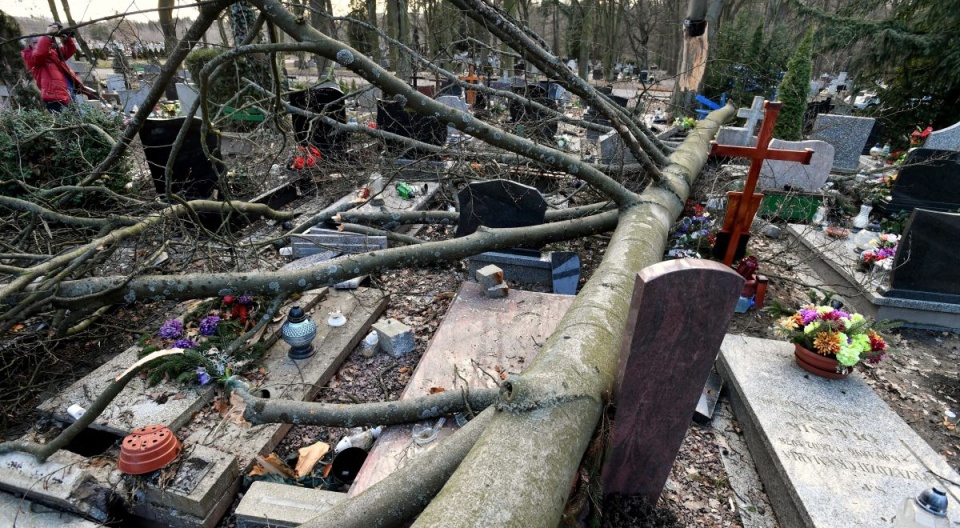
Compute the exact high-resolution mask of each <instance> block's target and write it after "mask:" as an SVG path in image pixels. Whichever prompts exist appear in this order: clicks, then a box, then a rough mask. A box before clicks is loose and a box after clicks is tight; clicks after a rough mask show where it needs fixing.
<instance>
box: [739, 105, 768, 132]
mask: <svg viewBox="0 0 960 528" xmlns="http://www.w3.org/2000/svg"><path fill="white" fill-rule="evenodd" d="M737 117H742V118H744V119H746V120H747V123H746V125H744V128H746V129H747V132H748V134H747V138H750V137H752V136H753V131H754V130H756V129H757V121H763V97H762V96H759V95H758V96H756V97H754V98H753V103H751V104H750V108H741V109H739V110H737Z"/></svg>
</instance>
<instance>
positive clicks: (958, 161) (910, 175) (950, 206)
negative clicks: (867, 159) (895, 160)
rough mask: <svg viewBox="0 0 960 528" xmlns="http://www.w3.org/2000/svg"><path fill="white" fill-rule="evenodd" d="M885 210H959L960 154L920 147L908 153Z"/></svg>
mask: <svg viewBox="0 0 960 528" xmlns="http://www.w3.org/2000/svg"><path fill="white" fill-rule="evenodd" d="M890 196H891V200H890V201H889V202H887V203H884V204H882V206H881V208H882V209H884V210H886V211H912V210H913V209H915V208H917V207H922V208H923V209H930V210H933V211H956V210H958V209H960V152H954V151H949V150H933V149H928V148H918V149H914V150H912V151H910V153H909V154H907V159H906V160H905V161H904V163H903V166H902V167H901V168H900V172H899V174H898V175H897V179H896V180H895V181H894V183H893V188H892V189H891V190H890Z"/></svg>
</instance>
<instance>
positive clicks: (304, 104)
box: [290, 86, 349, 158]
mask: <svg viewBox="0 0 960 528" xmlns="http://www.w3.org/2000/svg"><path fill="white" fill-rule="evenodd" d="M290 104H291V105H293V106H295V107H297V108H301V109H304V110H309V111H311V112H313V113H315V114H319V115H321V116H324V117H329V118H330V119H333V120H334V121H337V122H340V123H346V122H347V111H346V107H345V105H344V100H343V91H341V90H340V88H339V87H332V86H317V87H314V88H310V89H308V90H300V91H297V92H292V93H291V94H290ZM291 118H292V119H293V134H294V138H296V140H297V143H298V144H300V145H303V146H306V145H313V146H314V147H316V148H317V149H318V150H319V151H320V153H321V154H322V155H323V156H325V157H327V158H331V157H332V158H336V157H339V156H342V155H343V153H344V152H345V151H346V149H347V146H348V144H349V135H348V134H347V133H345V132H341V131H339V130H337V129H336V127H334V126H332V125H329V124H327V123H324V122H323V120H322V119H315V118H312V117H307V116H304V115H300V114H298V113H295V112H294V113H292V114H291Z"/></svg>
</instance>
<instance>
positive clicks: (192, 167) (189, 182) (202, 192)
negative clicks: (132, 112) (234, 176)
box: [140, 117, 223, 200]
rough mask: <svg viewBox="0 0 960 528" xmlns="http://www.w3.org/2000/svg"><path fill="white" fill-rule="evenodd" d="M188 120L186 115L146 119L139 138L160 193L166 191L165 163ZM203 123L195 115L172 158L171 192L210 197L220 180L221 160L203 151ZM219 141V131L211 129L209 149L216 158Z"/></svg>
mask: <svg viewBox="0 0 960 528" xmlns="http://www.w3.org/2000/svg"><path fill="white" fill-rule="evenodd" d="M185 120H186V118H185V117H178V118H175V119H147V120H146V121H145V122H144V124H143V128H141V129H140V142H141V143H143V153H144V155H145V156H146V158H147V165H148V166H149V167H150V174H151V176H153V185H154V187H155V188H156V190H157V194H160V195H164V194H166V178H165V171H166V165H167V162H168V161H169V160H170V154H171V152H172V150H173V148H172V145H173V143H174V141H175V140H176V139H177V134H179V133H180V128H181V127H182V126H183V124H184V121H185ZM200 127H201V121H200V119H198V118H196V117H195V118H193V121H192V122H191V123H190V128H189V130H188V131H187V137H186V139H185V140H184V142H183V146H182V147H181V148H180V151H179V152H178V153H177V156H176V158H175V159H174V160H173V171H172V173H171V176H170V178H171V181H170V190H171V192H173V193H175V194H180V195H183V197H184V198H186V199H188V200H194V199H206V198H209V197H210V194H211V193H212V192H213V188H214V186H215V185H216V184H217V174H218V173H219V172H220V171H222V170H223V166H222V164H220V163H218V162H215V161H213V160H212V159H208V158H207V154H206V153H205V152H204V151H203V144H202V143H201V139H200ZM218 143H219V142H218V140H217V136H216V134H215V133H214V132H213V131H212V130H211V131H209V132H208V133H207V149H208V150H209V152H210V153H211V155H212V156H213V157H214V159H220V149H219V144H218Z"/></svg>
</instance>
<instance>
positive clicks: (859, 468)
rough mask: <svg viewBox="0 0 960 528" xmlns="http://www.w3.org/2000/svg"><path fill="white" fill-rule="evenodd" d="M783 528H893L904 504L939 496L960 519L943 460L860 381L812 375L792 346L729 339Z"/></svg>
mask: <svg viewBox="0 0 960 528" xmlns="http://www.w3.org/2000/svg"><path fill="white" fill-rule="evenodd" d="M717 365H718V368H719V370H720V373H721V375H723V377H724V379H725V380H726V381H727V386H728V387H729V388H730V400H731V403H732V406H733V410H734V413H735V414H736V416H737V419H738V420H739V421H740V424H741V425H742V427H743V431H744V436H745V438H746V441H747V446H748V447H749V448H750V454H751V455H752V456H753V458H754V462H755V463H756V467H757V473H759V475H760V478H761V480H762V481H763V484H764V488H765V489H766V491H767V496H768V497H769V499H770V502H771V505H772V506H773V509H774V511H775V512H776V514H777V520H778V521H779V523H780V526H782V527H783V528H801V527H803V528H837V527H841V526H842V527H844V528H876V527H880V526H891V524H892V522H893V519H894V517H895V516H896V515H897V514H898V512H899V509H900V507H901V506H902V505H903V503H904V500H906V499H908V498H912V497H916V496H917V495H918V494H919V493H920V492H921V491H923V490H924V489H927V488H930V487H932V486H937V487H940V488H941V489H944V490H946V491H947V493H948V495H949V496H950V500H949V505H950V508H949V511H948V517H949V518H950V520H951V525H953V524H954V523H956V522H957V520H958V519H960V516H958V514H960V508H958V501H957V499H956V497H958V492H960V487H958V486H957V485H955V484H952V483H951V482H950V481H952V482H960V475H957V473H956V471H954V470H953V469H952V468H950V466H949V465H948V464H947V463H946V461H945V460H944V459H943V458H942V457H941V456H940V455H939V454H937V452H936V451H934V450H933V449H932V448H931V447H930V446H929V445H927V444H926V443H925V442H924V441H923V439H921V438H920V437H919V436H918V435H917V434H916V432H914V431H913V429H911V428H910V426H909V425H907V423H906V422H904V421H903V419H902V418H900V416H898V415H897V413H895V412H894V411H892V410H891V409H890V407H888V406H887V404H886V403H885V402H884V401H883V400H882V399H880V397H879V396H877V394H876V392H874V390H873V389H871V388H870V386H868V385H867V384H866V383H864V381H863V379H862V378H861V377H860V375H859V374H856V373H855V374H852V375H851V376H850V377H849V378H847V379H843V380H828V379H825V378H819V377H816V376H810V375H808V374H806V373H805V372H804V371H803V370H801V369H800V367H799V366H797V364H796V360H795V359H794V346H793V345H792V344H791V343H788V342H785V341H773V340H769V339H758V338H753V337H746V336H740V335H727V336H726V338H725V339H724V341H723V345H722V347H721V351H720V359H719V360H718V361H717Z"/></svg>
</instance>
